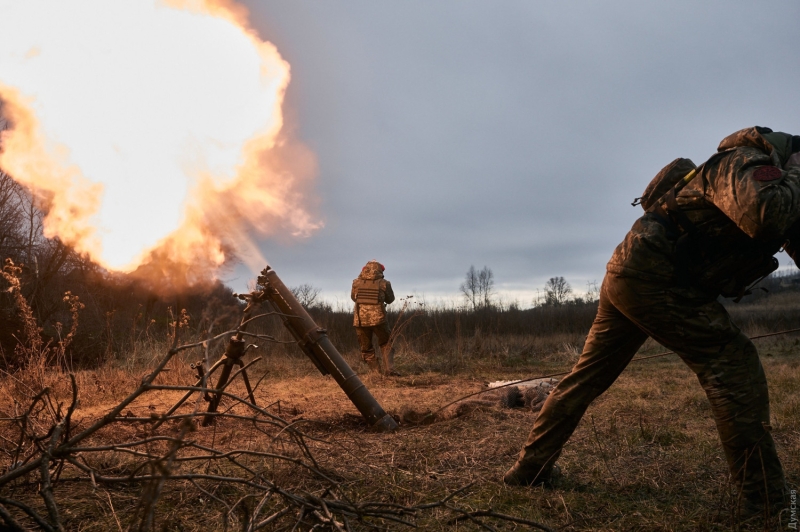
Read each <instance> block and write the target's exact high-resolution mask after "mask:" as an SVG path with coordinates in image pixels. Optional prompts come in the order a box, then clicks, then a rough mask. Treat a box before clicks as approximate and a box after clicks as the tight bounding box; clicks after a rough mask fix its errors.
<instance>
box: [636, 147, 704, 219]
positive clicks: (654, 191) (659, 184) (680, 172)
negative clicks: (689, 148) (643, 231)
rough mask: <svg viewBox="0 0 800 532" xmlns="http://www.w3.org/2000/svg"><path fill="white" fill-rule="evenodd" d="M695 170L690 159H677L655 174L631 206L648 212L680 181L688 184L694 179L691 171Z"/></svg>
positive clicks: (695, 167)
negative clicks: (639, 207) (640, 207)
mask: <svg viewBox="0 0 800 532" xmlns="http://www.w3.org/2000/svg"><path fill="white" fill-rule="evenodd" d="M696 169H697V166H696V165H695V164H694V163H693V162H692V160H691V159H684V158H683V157H678V158H677V159H675V160H674V161H672V162H671V163H669V164H668V165H667V166H665V167H664V168H662V169H661V171H659V172H658V173H657V174H656V176H655V177H654V178H653V179H652V180H651V181H650V184H648V185H647V188H645V189H644V192H643V193H642V195H641V197H639V198H636V199H635V200H633V203H631V205H633V206H634V207H635V206H636V205H641V206H642V209H644V210H645V211H647V210H649V209H650V207H652V206H653V205H654V204H655V203H656V201H658V200H659V199H661V198H662V197H664V195H665V194H666V193H667V192H669V191H670V190H672V189H673V188H675V186H676V185H677V184H678V183H679V182H680V181H681V180H682V179H683V180H685V181H686V182H687V183H688V182H689V180H691V178H692V177H694V174H692V170H696ZM690 174H691V176H690ZM685 178H688V179H685Z"/></svg>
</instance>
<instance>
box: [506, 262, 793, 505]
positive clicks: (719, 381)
mask: <svg viewBox="0 0 800 532" xmlns="http://www.w3.org/2000/svg"><path fill="white" fill-rule="evenodd" d="M648 336H650V337H652V338H653V339H654V340H656V341H657V342H659V343H660V344H662V345H663V346H664V347H666V348H667V349H670V350H672V351H675V352H676V353H677V354H678V355H679V356H680V357H681V359H682V360H683V361H684V362H685V363H686V364H687V365H688V366H689V367H690V368H691V369H692V371H694V373H695V374H696V375H697V378H698V380H699V381H700V385H701V386H702V387H703V390H705V393H706V396H707V397H708V400H709V402H710V403H711V410H712V413H713V416H714V420H715V422H716V425H717V431H718V432H719V436H720V439H721V440H722V446H723V448H724V450H725V457H726V458H727V461H728V467H729V469H730V474H731V478H732V480H733V482H734V483H735V485H736V486H737V487H738V489H739V490H740V491H741V493H742V495H743V496H744V498H745V500H746V501H747V502H749V503H751V504H757V505H758V504H761V505H763V504H764V503H769V504H770V505H774V504H776V503H779V502H780V501H782V499H783V497H784V486H785V484H784V476H783V468H782V466H781V463H780V461H779V460H778V455H777V452H776V450H775V443H774V441H773V439H772V436H771V435H770V433H769V428H770V427H769V419H770V414H769V396H768V391H767V380H766V378H765V376H764V369H763V368H762V366H761V361H760V360H759V358H758V353H757V352H756V348H755V346H754V345H753V343H752V342H751V341H750V340H749V339H748V338H747V337H746V336H745V335H744V334H743V333H742V332H741V331H740V330H739V329H738V328H737V327H736V326H735V325H734V324H733V323H732V322H731V320H730V316H729V315H728V313H727V311H726V310H725V308H724V307H723V306H722V305H721V304H720V303H719V302H718V301H717V300H716V298H710V297H709V296H708V295H705V294H703V293H701V292H699V291H696V290H693V289H684V288H676V287H674V286H671V285H665V284H659V283H653V282H648V281H642V280H639V279H633V278H623V277H618V276H616V275H613V274H610V273H609V274H607V275H606V278H605V279H604V280H603V285H602V287H601V290H600V304H599V308H598V310H597V316H596V317H595V320H594V323H593V325H592V328H591V330H590V332H589V335H588V337H587V338H586V344H585V345H584V348H583V353H582V354H581V356H580V358H579V360H578V362H577V363H576V364H575V366H574V367H573V368H572V372H571V373H570V374H569V375H568V376H566V377H564V379H563V380H562V381H561V382H560V383H559V384H558V385H557V386H556V387H555V389H554V390H553V392H552V393H551V394H550V396H549V397H548V398H547V401H546V402H545V404H544V407H543V408H542V411H541V413H540V414H539V417H538V418H537V419H536V422H535V423H534V425H533V428H532V429H531V432H530V434H529V436H528V440H527V441H526V443H525V446H524V447H523V449H522V451H521V452H520V455H519V460H520V462H521V464H523V465H525V466H527V467H528V468H538V469H541V471H542V473H543V474H545V475H546V474H548V473H549V470H550V469H551V468H552V464H553V463H554V462H555V461H556V459H557V458H558V456H559V455H560V454H561V448H562V446H563V445H564V444H565V443H566V442H567V440H568V439H569V438H570V436H571V435H572V433H573V431H574V430H575V428H576V427H577V426H578V423H579V421H580V419H581V417H582V416H583V414H584V412H586V409H587V407H588V406H589V404H590V403H591V402H592V401H593V400H594V399H595V398H596V397H598V396H599V395H600V394H602V393H603V392H604V391H605V390H607V389H608V387H609V386H611V384H612V383H613V382H614V381H615V380H616V379H617V377H618V376H619V375H620V373H622V370H623V369H625V366H627V365H628V363H629V362H630V361H631V359H632V358H633V356H634V355H635V354H636V351H637V350H638V349H639V348H640V347H641V346H642V344H643V343H644V341H645V340H646V339H647V337H648Z"/></svg>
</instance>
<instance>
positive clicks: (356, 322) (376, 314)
mask: <svg viewBox="0 0 800 532" xmlns="http://www.w3.org/2000/svg"><path fill="white" fill-rule="evenodd" d="M359 279H363V280H368V281H372V280H378V281H379V283H378V285H379V290H378V292H379V293H378V301H379V302H378V304H377V305H366V304H363V303H357V304H356V306H355V309H354V311H353V326H354V327H374V326H376V325H380V324H381V323H385V322H386V304H387V303H391V302H392V301H394V292H393V291H392V283H390V282H389V281H387V280H386V279H384V278H383V270H382V268H381V265H380V264H379V263H377V262H375V261H370V262H368V263H367V264H366V266H364V268H362V270H361V273H360V274H359V275H358V278H357V279H354V280H353V286H352V288H351V289H350V299H352V300H353V301H354V302H355V301H356V297H357V295H358V294H357V290H358V285H359V282H358V281H359Z"/></svg>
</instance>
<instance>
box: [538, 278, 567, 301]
mask: <svg viewBox="0 0 800 532" xmlns="http://www.w3.org/2000/svg"><path fill="white" fill-rule="evenodd" d="M544 293H545V296H544V297H545V299H544V304H545V305H552V306H559V305H563V304H564V303H566V302H567V300H568V298H569V295H570V294H571V293H572V287H571V286H570V285H569V283H568V282H567V280H566V279H564V278H563V277H551V278H550V279H548V281H547V282H546V283H545V284H544Z"/></svg>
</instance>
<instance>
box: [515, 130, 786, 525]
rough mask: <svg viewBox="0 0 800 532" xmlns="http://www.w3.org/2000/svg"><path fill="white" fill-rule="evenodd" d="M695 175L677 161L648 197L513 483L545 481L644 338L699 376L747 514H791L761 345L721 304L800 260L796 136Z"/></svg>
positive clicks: (752, 146) (751, 137)
mask: <svg viewBox="0 0 800 532" xmlns="http://www.w3.org/2000/svg"><path fill="white" fill-rule="evenodd" d="M681 165H683V169H682V170H681V172H682V173H681V175H680V177H684V176H685V178H684V179H680V180H673V181H671V182H669V183H668V184H667V185H668V186H667V187H666V193H664V192H665V190H664V187H663V186H660V187H655V188H656V189H658V190H659V193H658V194H653V190H652V189H653V187H654V185H657V184H658V183H657V180H658V179H659V177H660V176H662V175H663V174H665V173H669V171H673V170H675V168H676V166H677V167H680V166H681ZM687 165H688V166H687ZM693 168H694V164H693V163H691V161H688V159H677V160H676V161H674V162H673V163H672V164H671V165H670V166H668V167H666V168H665V169H664V170H662V172H661V173H659V176H656V179H654V180H653V183H651V185H650V187H648V190H646V191H645V197H644V198H643V201H642V205H643V207H645V209H646V212H645V214H644V216H642V217H641V218H639V220H637V221H636V223H634V225H633V227H632V228H631V230H630V231H629V232H628V234H627V236H626V237H625V239H624V240H623V242H622V243H621V244H620V245H619V246H618V247H617V248H616V250H615V251H614V254H613V256H612V257H611V260H610V261H609V263H608V265H607V267H606V270H607V273H606V276H605V279H604V280H603V284H602V286H601V289H600V303H599V307H598V310H597V316H596V317H595V320H594V324H593V325H592V328H591V330H590V332H589V335H588V337H587V338H586V344H585V345H584V348H583V352H582V354H581V356H580V358H579V360H578V362H577V363H576V365H575V366H574V367H573V368H572V372H571V373H570V374H569V375H568V376H567V377H565V378H564V379H563V380H562V381H561V382H560V383H559V384H558V386H556V388H555V389H554V390H553V392H552V393H551V394H550V396H549V397H548V399H547V401H546V402H545V404H544V407H543V408H542V411H541V413H540V414H539V417H538V418H537V419H536V421H535V423H534V425H533V428H532V429H531V432H530V434H529V436H528V439H527V441H526V442H525V445H524V447H523V449H522V451H521V452H520V454H519V459H518V460H517V462H516V463H515V464H514V466H513V467H512V468H511V469H510V470H509V471H508V472H507V473H506V474H505V476H504V478H503V480H504V481H505V482H506V483H507V484H514V485H533V484H548V483H549V482H550V480H551V476H552V474H553V467H554V463H555V461H556V460H557V459H558V457H559V455H560V454H561V448H562V446H563V445H564V444H565V443H566V442H567V440H568V439H569V438H570V436H571V435H572V433H573V431H574V430H575V428H576V427H577V425H578V422H579V421H580V419H581V417H582V416H583V414H584V412H585V411H586V409H587V407H588V406H589V404H590V403H591V402H592V401H593V400H594V399H595V398H596V397H598V396H599V395H600V394H602V393H603V392H604V391H605V390H606V389H608V387H609V386H611V384H612V383H613V382H614V381H615V380H616V378H617V377H618V376H619V374H620V373H621V372H622V370H623V369H624V368H625V366H627V364H628V362H630V360H631V359H632V358H633V356H634V354H635V353H636V352H637V350H638V349H639V348H640V347H641V346H642V344H643V343H644V341H645V340H646V339H647V337H648V336H649V337H651V338H653V339H654V340H656V341H658V342H659V343H660V344H662V345H663V346H665V347H666V348H668V349H670V350H673V351H675V352H676V353H677V354H678V355H679V356H680V357H681V359H682V360H683V361H684V362H685V363H686V364H687V365H688V366H689V367H690V368H691V369H692V370H693V371H694V372H695V373H696V374H697V378H698V380H699V381H700V385H701V386H702V387H703V389H704V390H705V392H706V395H707V397H708V400H709V402H710V403H711V410H712V413H713V416H714V420H715V421H716V426H717V430H718V432H719V436H720V439H721V440H722V446H723V448H724V451H725V457H726V459H727V462H728V467H729V470H730V474H731V479H732V481H733V483H734V484H735V485H736V487H737V489H738V491H739V493H740V494H741V496H742V500H743V501H744V504H745V511H747V512H748V513H749V514H751V515H752V514H755V513H757V512H761V511H764V510H766V511H767V512H769V513H774V512H775V511H776V510H779V509H780V508H781V507H782V506H783V505H784V501H785V497H786V493H785V492H786V486H785V482H784V474H783V468H782V466H781V463H780V461H779V460H778V455H777V452H776V450H775V443H774V441H773V439H772V436H771V435H770V430H771V427H770V412H769V398H768V391H767V380H766V378H765V376H764V370H763V368H762V366H761V362H760V360H759V358H758V353H757V352H756V348H755V346H754V345H753V343H752V342H751V341H750V340H749V339H748V338H747V336H745V335H744V334H743V333H742V332H741V331H740V330H739V328H738V327H737V326H736V325H734V324H733V323H732V322H731V319H730V316H729V315H728V313H727V311H726V310H725V307H723V305H722V304H721V303H719V302H718V301H717V298H718V296H719V295H723V296H725V297H741V296H742V295H743V294H745V293H747V292H746V289H747V287H748V286H750V285H752V284H753V283H754V282H756V281H757V280H759V279H760V278H763V276H765V275H768V274H769V273H770V272H771V271H774V270H775V268H776V267H777V261H776V260H775V259H774V257H773V255H774V254H775V253H777V252H778V251H779V250H780V248H781V247H782V246H784V245H785V246H786V250H787V251H788V252H789V254H790V255H791V256H792V258H793V259H795V261H796V262H797V261H798V259H800V249H798V247H800V221H798V220H799V219H800V137H798V136H794V137H793V136H791V135H788V134H785V133H777V132H772V130H770V129H768V128H761V127H753V128H748V129H743V130H741V131H738V132H736V133H733V134H732V135H730V136H728V137H727V138H725V139H724V140H723V141H722V142H721V143H720V145H719V148H718V152H717V153H716V154H715V155H714V156H712V157H711V158H710V159H709V160H708V161H706V162H705V163H703V164H702V165H701V166H700V167H699V168H696V171H695V173H692V172H689V171H690V170H691V169H693ZM687 172H689V173H688V174H687ZM676 181H680V183H679V184H677V185H676V184H674V183H675V182H676ZM687 182H688V184H686V183H687ZM681 184H682V185H685V186H683V187H682V188H681ZM648 192H650V194H651V195H652V197H649V198H648V197H647V196H648ZM795 246H797V247H795Z"/></svg>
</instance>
